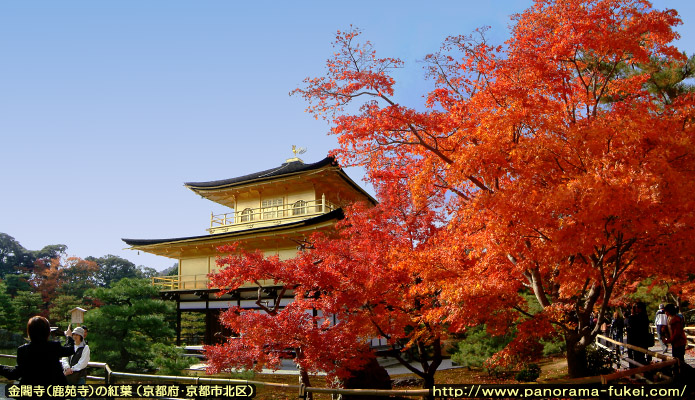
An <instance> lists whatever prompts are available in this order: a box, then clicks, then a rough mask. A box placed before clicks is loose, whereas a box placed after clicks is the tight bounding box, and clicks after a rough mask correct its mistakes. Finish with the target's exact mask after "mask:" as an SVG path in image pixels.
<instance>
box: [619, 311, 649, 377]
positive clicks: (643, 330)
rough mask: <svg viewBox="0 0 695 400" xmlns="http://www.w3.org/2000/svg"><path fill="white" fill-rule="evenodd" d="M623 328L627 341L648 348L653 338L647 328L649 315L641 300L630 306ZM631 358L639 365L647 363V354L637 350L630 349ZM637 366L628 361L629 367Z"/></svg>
mask: <svg viewBox="0 0 695 400" xmlns="http://www.w3.org/2000/svg"><path fill="white" fill-rule="evenodd" d="M625 330H626V331H627V343H628V344H631V345H633V346H637V347H640V348H642V349H647V350H648V349H649V347H650V345H651V344H652V342H653V340H654V335H652V332H651V331H650V329H649V317H647V307H646V305H645V304H644V303H643V302H641V301H640V302H637V303H635V304H634V305H633V306H632V313H631V314H630V316H629V317H627V320H626V324H625ZM632 360H633V361H635V362H636V363H638V364H640V365H646V364H647V355H646V353H643V352H641V351H638V350H633V351H632ZM636 367H637V366H636V365H634V364H632V363H630V368H636Z"/></svg>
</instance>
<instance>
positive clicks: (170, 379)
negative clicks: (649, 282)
mask: <svg viewBox="0 0 695 400" xmlns="http://www.w3.org/2000/svg"><path fill="white" fill-rule="evenodd" d="M596 340H597V342H598V341H599V340H603V341H605V342H610V343H613V344H615V345H619V346H623V347H626V348H629V349H632V350H633V351H640V352H643V353H645V354H647V355H651V356H652V357H653V358H658V359H660V360H661V362H658V363H653V364H649V365H641V364H639V363H637V362H635V361H634V360H630V359H628V358H625V361H627V362H629V363H631V364H634V365H637V368H633V369H627V370H624V371H617V372H614V373H612V374H607V375H600V376H592V377H587V378H578V379H568V380H562V381H553V382H546V383H552V384H591V383H600V384H602V385H605V384H607V383H609V382H611V381H615V380H618V379H623V378H626V377H629V376H636V375H637V376H641V377H642V379H644V374H645V373H646V372H654V371H659V373H660V375H661V376H663V377H665V378H666V379H667V380H671V379H672V378H671V377H669V376H668V375H667V374H665V373H664V372H663V371H660V370H663V369H664V368H669V367H672V366H674V365H676V364H677V363H678V362H679V360H678V359H675V358H673V357H669V356H666V355H664V354H660V353H655V352H653V351H650V350H648V349H643V348H640V347H637V346H633V345H629V344H626V343H621V342H618V341H616V340H613V339H611V338H609V337H606V336H603V335H598V336H597V337H596ZM0 358H16V356H13V355H3V354H0ZM89 366H90V367H91V368H99V369H103V370H104V371H105V376H104V377H100V376H89V377H88V379H89V380H90V381H92V382H100V383H105V384H115V383H116V382H118V381H120V382H124V381H138V382H143V381H146V382H148V383H150V382H152V383H155V382H167V383H181V384H196V385H197V384H218V385H220V384H234V385H255V386H258V387H269V388H279V389H280V388H282V389H291V390H295V391H296V392H297V393H298V396H299V398H300V399H304V398H305V396H306V394H307V393H325V394H332V395H339V394H344V395H353V396H354V395H356V396H366V395H370V396H413V397H424V396H428V395H429V394H430V391H429V389H399V390H385V389H336V388H319V387H306V386H304V385H290V384H284V383H273V382H261V381H253V380H244V379H224V378H207V377H195V376H167V375H148V374H133V373H127V372H117V371H112V370H111V368H110V367H109V365H108V364H106V363H98V362H90V363H89ZM461 383H462V384H463V382H461Z"/></svg>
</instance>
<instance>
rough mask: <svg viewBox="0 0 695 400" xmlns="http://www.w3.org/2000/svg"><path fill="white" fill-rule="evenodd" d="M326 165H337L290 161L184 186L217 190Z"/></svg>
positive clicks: (329, 159) (330, 159) (327, 160)
mask: <svg viewBox="0 0 695 400" xmlns="http://www.w3.org/2000/svg"><path fill="white" fill-rule="evenodd" d="M327 165H334V166H338V163H337V162H336V161H335V159H334V158H333V157H326V158H324V159H323V160H321V161H319V162H316V163H313V164H304V163H303V162H301V161H292V162H286V163H283V164H282V165H281V166H279V167H276V168H272V169H267V170H265V171H261V172H255V173H253V174H248V175H244V176H239V177H236V178H230V179H222V180H218V181H209V182H186V183H185V185H186V186H188V187H191V188H196V189H207V188H218V187H220V186H234V185H236V184H240V183H245V182H249V181H263V180H266V179H270V178H275V177H278V176H283V175H289V174H293V173H297V172H303V171H311V170H314V169H319V168H322V167H325V166H327Z"/></svg>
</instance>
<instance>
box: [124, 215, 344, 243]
mask: <svg viewBox="0 0 695 400" xmlns="http://www.w3.org/2000/svg"><path fill="white" fill-rule="evenodd" d="M344 215H345V214H343V209H342V208H339V209H337V210H333V211H331V212H328V213H326V214H322V215H319V216H316V217H314V218H309V219H305V220H301V221H294V222H288V223H286V224H282V225H274V226H261V227H258V228H253V229H244V230H241V231H234V232H225V233H216V234H212V235H200V236H188V237H179V238H171V239H121V240H122V241H124V242H125V243H126V244H127V245H129V246H147V245H150V244H160V243H168V242H179V241H184V240H191V239H215V238H217V237H224V236H229V237H232V236H240V235H245V234H248V233H254V232H257V231H262V230H275V229H281V228H287V227H288V226H310V225H314V224H318V223H321V222H324V221H330V220H332V219H343V217H344Z"/></svg>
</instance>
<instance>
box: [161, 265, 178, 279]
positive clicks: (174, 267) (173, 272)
mask: <svg viewBox="0 0 695 400" xmlns="http://www.w3.org/2000/svg"><path fill="white" fill-rule="evenodd" d="M178 274H179V263H174V265H172V266H171V267H169V268H167V269H165V270H164V271H162V272H160V273H159V274H158V275H159V276H171V275H178Z"/></svg>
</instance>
